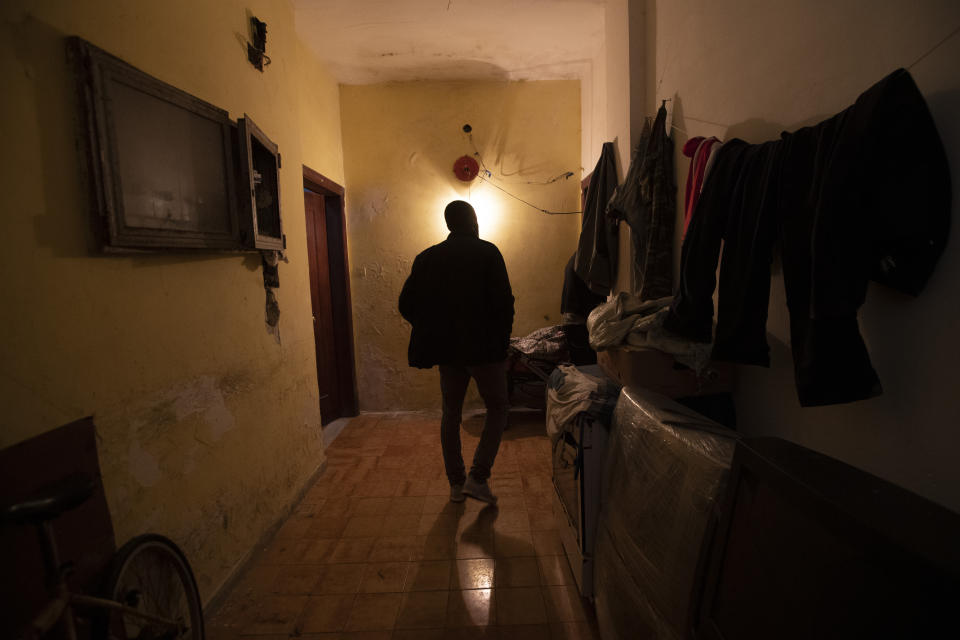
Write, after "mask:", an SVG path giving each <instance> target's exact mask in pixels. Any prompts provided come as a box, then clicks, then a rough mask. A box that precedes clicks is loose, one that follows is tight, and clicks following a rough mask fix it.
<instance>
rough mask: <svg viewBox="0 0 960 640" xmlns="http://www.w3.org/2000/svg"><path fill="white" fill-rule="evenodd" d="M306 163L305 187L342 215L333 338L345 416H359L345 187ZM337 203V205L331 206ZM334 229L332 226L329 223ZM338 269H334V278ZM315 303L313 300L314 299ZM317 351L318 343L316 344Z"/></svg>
mask: <svg viewBox="0 0 960 640" xmlns="http://www.w3.org/2000/svg"><path fill="white" fill-rule="evenodd" d="M302 166H303V187H304V189H309V190H310V191H313V192H314V193H317V194H319V195H321V196H323V199H324V209H326V210H327V211H330V210H331V209H334V210H337V211H339V215H340V229H339V230H340V241H341V246H342V247H343V264H342V274H343V292H344V298H345V299H344V300H341V301H338V300H331V301H332V303H333V309H331V312H332V315H333V337H334V350H335V351H336V354H337V367H336V371H337V378H338V380H339V381H340V385H339V387H340V406H341V407H342V408H343V411H344V416H356V415H359V407H360V403H359V396H358V394H357V368H356V363H355V360H354V353H355V352H354V340H353V302H352V299H351V296H350V261H349V259H348V256H347V215H346V208H345V207H344V189H343V187H342V186H340V185H339V184H337V183H336V182H334V181H333V180H331V179H329V178H327V177H326V176H324V175H322V174H320V173H318V172H317V171H314V170H313V169H311V168H310V167H308V166H306V165H302ZM331 204H333V205H334V206H332V207H331V206H329V205H331ZM304 224H306V213H304ZM327 230H328V231H329V230H330V225H329V224H328V225H327ZM327 247H328V259H330V260H333V259H336V257H335V256H332V255H329V253H330V252H329V247H330V241H329V234H328V240H327ZM334 273H335V271H334V270H333V269H331V270H330V275H331V277H333V274H334ZM311 305H312V302H311ZM314 350H316V344H314Z"/></svg>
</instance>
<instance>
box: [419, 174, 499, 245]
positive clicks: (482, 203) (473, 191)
mask: <svg viewBox="0 0 960 640" xmlns="http://www.w3.org/2000/svg"><path fill="white" fill-rule="evenodd" d="M453 200H466V201H467V202H469V203H470V204H471V205H473V209H474V211H476V212H477V223H478V225H479V227H480V237H481V238H483V239H485V240H491V239H492V238H494V237H495V236H496V235H497V234H498V232H499V231H500V227H501V226H502V222H503V202H502V199H501V198H500V195H499V194H498V193H497V192H496V191H495V190H493V189H491V188H490V187H488V186H487V185H485V184H483V183H482V182H480V181H475V182H473V183H471V184H470V186H469V187H467V188H466V189H463V190H462V192H460V191H458V190H456V189H454V188H453V187H450V186H447V187H446V188H445V189H442V190H441V191H440V194H439V195H438V196H437V198H436V200H435V204H434V207H433V209H431V212H430V214H429V215H433V216H436V218H435V223H434V224H435V225H436V233H437V234H438V235H440V236H441V238H445V237H446V236H447V234H448V233H449V232H450V231H449V229H447V225H446V223H445V222H444V220H443V210H444V208H446V206H447V205H448V204H450V202H452V201H453ZM434 212H435V213H434Z"/></svg>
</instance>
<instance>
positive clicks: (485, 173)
mask: <svg viewBox="0 0 960 640" xmlns="http://www.w3.org/2000/svg"><path fill="white" fill-rule="evenodd" d="M472 131H473V128H472V127H471V126H470V125H469V124H465V125H463V132H464V133H465V134H466V135H467V140H469V141H470V146H471V147H472V148H473V156H474V157H475V158H476V159H477V161H478V162H479V163H480V171H479V172H478V173H477V178H479V179H480V180H482V181H483V182H485V183H487V184H488V185H490V186H491V187H493V188H494V189H497V190H499V191H501V192H503V193H504V194H506V195H508V196H510V197H511V198H513V199H514V200H516V201H518V202H522V203H523V204H525V205H527V206H528V207H531V208H533V209H536V210H537V211H539V212H540V213H545V214H547V215H548V216H565V215H576V214H579V213H583V212H582V211H551V210H549V209H545V208H543V207H538V206H537V205H535V204H533V203H532V202H530V201H528V200H524V199H523V198H521V197H520V196H518V195H516V194H514V193H511V192H510V191H507V190H506V189H504V188H503V187H501V186H500V185H498V184H497V183H496V182H494V181H493V180H494V177H493V172H492V171H491V170H490V169H489V168H487V165H486V163H485V162H484V161H483V156H482V155H481V154H480V150H479V149H477V145H476V144H475V143H474V141H473V133H472ZM573 175H574V173H573V171H565V172H564V173H561V174H559V175H557V176H554V177H553V178H550V179H549V180H546V181H543V182H531V181H527V182H521V183H515V184H536V185H549V184H554V183H556V182H560V181H561V180H569V179H570V178H571V177H573Z"/></svg>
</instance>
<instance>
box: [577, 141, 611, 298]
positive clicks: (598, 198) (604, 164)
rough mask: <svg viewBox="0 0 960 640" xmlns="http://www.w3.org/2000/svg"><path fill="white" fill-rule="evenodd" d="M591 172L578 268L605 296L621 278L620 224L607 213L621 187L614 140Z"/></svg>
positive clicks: (607, 146) (581, 228)
mask: <svg viewBox="0 0 960 640" xmlns="http://www.w3.org/2000/svg"><path fill="white" fill-rule="evenodd" d="M590 175H591V177H590V186H589V187H588V188H587V197H586V202H585V203H584V206H583V223H582V225H581V227H580V240H579V242H578V244H577V258H576V261H575V264H574V269H575V270H576V272H577V275H579V276H580V278H581V279H582V280H583V281H584V282H586V283H587V286H588V287H590V290H591V291H593V292H594V293H597V294H600V295H603V296H605V295H607V294H608V293H610V289H611V288H612V287H613V283H614V282H616V278H617V249H618V232H617V224H616V222H615V221H613V220H611V219H610V218H608V217H607V216H606V215H605V212H606V210H607V202H608V201H609V200H610V196H611V195H612V194H613V192H614V189H616V187H617V162H616V159H615V157H614V151H613V143H612V142H604V143H603V148H602V149H601V150H600V159H599V160H598V161H597V166H596V167H595V168H594V169H593V173H592V174H590Z"/></svg>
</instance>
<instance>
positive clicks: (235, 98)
mask: <svg viewBox="0 0 960 640" xmlns="http://www.w3.org/2000/svg"><path fill="white" fill-rule="evenodd" d="M248 12H249V13H248ZM250 13H252V14H254V15H256V16H258V17H259V18H260V19H262V20H265V21H266V22H267V24H268V29H269V31H268V33H269V35H268V40H267V42H268V52H269V54H270V56H271V58H272V60H273V63H272V64H271V65H270V66H269V67H267V68H266V72H265V73H263V74H261V73H259V72H258V71H256V70H255V69H253V67H252V66H251V65H250V64H249V63H248V62H247V60H246V52H245V44H244V41H245V39H246V38H247V36H248V25H249V22H248V16H249V15H250ZM0 15H2V21H0V70H2V74H3V77H4V89H3V92H4V98H3V100H2V101H0V107H2V110H3V111H2V117H0V127H2V132H0V139H2V140H3V141H4V151H5V158H6V160H5V162H4V170H3V172H0V192H2V193H3V194H4V205H3V210H4V231H5V233H6V237H7V238H8V240H9V239H15V241H14V242H8V243H7V245H6V247H5V249H4V251H3V254H2V258H0V260H2V264H3V274H4V277H3V278H0V299H2V300H3V304H2V305H0V327H2V330H3V335H4V339H3V341H0V399H2V403H3V412H2V417H0V423H2V429H0V446H7V445H10V444H13V443H15V442H18V441H20V440H23V439H26V438H29V437H31V436H33V435H36V434H39V433H42V432H44V431H46V430H48V429H51V428H54V427H56V426H58V425H60V424H63V423H65V422H68V421H71V420H74V419H76V418H80V417H82V416H85V415H89V414H93V415H94V417H95V421H96V424H97V432H98V439H99V440H98V445H99V453H100V458H101V466H102V468H103V481H104V485H105V488H106V493H107V498H108V501H109V505H110V510H111V514H112V518H113V523H114V528H115V530H116V533H117V538H118V542H119V543H123V542H124V541H125V540H126V539H128V538H130V537H132V536H134V535H137V534H140V533H143V532H146V531H155V532H159V533H163V534H165V535H168V536H170V537H172V538H173V539H174V540H175V541H176V542H177V543H178V544H179V545H180V546H181V547H182V548H183V549H184V551H185V552H186V554H187V556H188V557H189V559H190V562H191V563H192V565H193V568H194V571H195V573H196V575H197V578H198V581H199V585H200V591H201V595H202V596H203V598H204V599H205V600H206V599H208V598H209V597H210V596H211V595H212V594H213V593H214V592H215V591H216V589H217V588H218V587H219V586H220V585H221V584H222V582H223V581H224V580H225V579H226V578H227V577H228V576H229V574H230V573H231V571H233V570H234V569H235V568H236V566H237V564H238V562H240V561H241V560H242V559H243V557H244V555H245V554H246V553H248V552H249V551H250V550H251V549H252V547H253V546H254V544H255V543H256V542H257V540H258V539H259V538H260V536H261V535H262V534H263V533H264V532H265V531H266V530H267V528H268V527H269V526H271V525H272V524H273V523H274V522H275V521H276V519H277V518H278V517H280V516H281V515H282V514H283V513H284V511H285V509H286V508H287V507H288V506H289V505H290V503H291V501H292V499H293V498H294V496H295V495H296V494H297V492H298V490H299V489H300V488H301V487H302V486H303V484H304V482H305V481H306V480H307V479H308V478H310V477H311V475H312V474H313V473H314V472H315V471H316V470H317V469H318V468H319V467H320V465H322V463H323V461H324V454H323V444H322V438H321V431H320V415H319V409H318V400H317V394H318V390H317V380H316V363H315V359H314V358H315V356H314V344H313V343H314V341H313V328H312V321H311V310H310V296H309V281H308V271H307V265H306V235H305V228H304V213H303V195H302V175H301V171H300V165H301V162H302V161H303V159H304V158H306V159H307V160H308V162H309V164H310V165H311V166H312V168H314V169H316V170H318V171H320V172H321V173H325V174H326V175H328V176H330V177H331V178H333V179H339V180H342V160H341V152H340V142H339V136H340V134H339V100H338V93H337V92H338V89H337V86H336V84H335V83H334V82H333V80H332V79H331V78H330V76H329V74H327V73H326V71H325V70H324V69H323V67H322V65H321V64H320V63H319V62H317V61H316V60H314V59H312V58H310V57H309V54H307V53H306V50H305V49H304V48H303V47H302V46H301V45H300V44H299V43H298V41H297V39H296V36H295V31H294V24H293V20H294V18H293V12H292V9H291V7H290V6H289V4H288V3H287V2H285V1H282V0H281V1H268V0H255V1H253V2H250V3H244V2H239V1H233V0H231V1H225V2H216V3H194V2H188V1H187V0H179V1H173V2H163V3H159V2H155V3H148V2H133V1H127V2H112V1H106V0H98V1H88V2H83V3H74V2H69V1H66V0H64V1H59V2H44V3H35V2H12V3H9V2H8V3H4V5H3V8H2V14H0ZM67 35H79V36H81V37H83V38H85V39H87V40H89V41H91V42H92V43H93V44H95V45H97V46H99V47H101V48H103V49H106V50H107V51H109V52H110V53H113V54H114V55H117V56H119V57H120V58H122V59H124V60H126V61H127V62H129V63H131V64H133V65H134V66H136V67H139V68H140V69H142V70H143V71H145V72H147V73H149V74H151V75H154V76H156V77H158V78H159V79H161V80H163V81H165V82H168V83H171V84H173V85H175V86H177V87H180V88H182V89H183V90H185V91H188V92H190V93H192V94H194V95H196V96H198V97H200V98H202V99H204V100H207V101H209V102H212V103H213V104H215V105H217V106H220V107H222V108H225V109H227V110H229V112H230V115H231V117H232V118H234V119H235V118H237V117H240V116H243V114H244V113H248V114H250V116H251V117H252V118H253V119H254V120H255V121H256V122H257V124H258V125H259V126H260V127H261V128H262V129H263V130H264V131H265V132H266V133H267V134H268V135H269V136H270V137H271V138H272V139H273V140H274V141H275V142H277V143H278V144H279V146H280V150H281V153H282V154H283V168H282V169H281V191H282V193H281V201H282V202H283V206H284V209H283V218H284V224H285V231H286V234H287V243H288V252H287V254H288V257H289V263H286V264H281V266H280V282H281V286H280V289H279V290H278V297H279V303H280V309H281V319H280V338H281V340H280V342H279V344H278V342H277V340H276V339H275V338H274V337H273V336H271V335H268V333H267V331H266V325H265V318H264V291H263V280H262V275H261V272H260V267H259V264H260V258H259V256H255V255H250V254H215V253H205V254H196V255H192V254H162V255H140V256H104V255H100V254H98V253H95V252H91V251H90V249H89V248H88V244H87V240H86V236H85V230H86V226H87V219H88V211H87V208H86V204H85V198H84V196H83V194H84V190H83V187H82V185H81V184H80V181H79V177H78V173H79V170H78V167H79V159H78V157H77V153H76V151H75V149H74V135H75V134H74V129H73V125H74V122H73V117H74V106H73V103H72V99H73V98H72V95H73V94H72V92H73V84H72V78H71V76H70V74H69V72H68V69H67V66H66V60H65V48H64V41H63V37H64V36H67ZM305 85H306V87H305ZM304 87H305V88H304ZM301 118H302V119H303V120H304V127H303V128H304V131H303V132H301V131H300V124H301ZM301 137H302V138H303V144H304V147H305V148H304V149H301Z"/></svg>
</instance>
